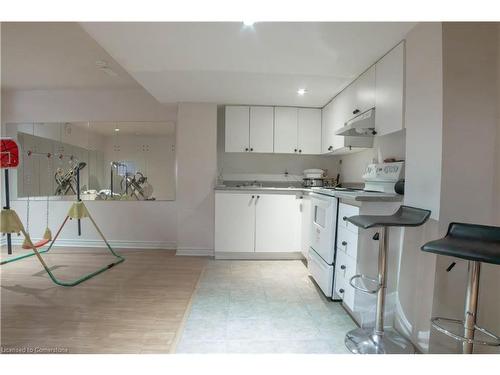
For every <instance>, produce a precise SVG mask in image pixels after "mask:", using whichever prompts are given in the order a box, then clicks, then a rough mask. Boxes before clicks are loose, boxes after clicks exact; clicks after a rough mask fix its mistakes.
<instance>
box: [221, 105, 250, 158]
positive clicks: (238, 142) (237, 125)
mask: <svg viewBox="0 0 500 375" xmlns="http://www.w3.org/2000/svg"><path fill="white" fill-rule="evenodd" d="M225 125H226V126H225V127H226V145H225V150H226V152H246V151H249V148H250V108H249V107H248V106H226V116H225Z"/></svg>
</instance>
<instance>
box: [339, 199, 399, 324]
mask: <svg viewBox="0 0 500 375" xmlns="http://www.w3.org/2000/svg"><path fill="white" fill-rule="evenodd" d="M400 204H401V203H400V202H392V203H389V202H362V203H360V204H359V203H358V205H354V204H350V201H348V202H346V201H345V200H343V201H341V202H340V203H339V211H338V222H337V223H338V224H337V240H336V250H337V252H336V258H335V278H334V292H335V294H334V297H335V298H338V299H341V300H342V304H343V306H344V307H345V308H346V309H347V310H348V311H349V313H350V314H351V316H352V317H353V318H354V320H355V321H356V322H357V323H358V324H359V325H361V326H363V327H364V326H373V325H374V319H375V305H376V295H375V294H367V293H363V292H361V291H359V290H356V289H354V288H353V287H352V286H351V285H350V283H349V280H350V279H351V277H353V276H354V275H356V274H363V275H367V276H368V277H371V278H375V279H376V278H377V271H378V241H376V240H374V238H373V236H374V235H375V233H377V232H378V231H379V230H380V228H372V229H366V230H365V229H361V228H358V227H356V226H355V225H352V224H351V223H349V222H348V221H347V220H343V219H344V217H345V218H347V217H350V216H355V215H389V214H392V213H394V212H395V211H396V209H397V208H398V207H399V205H400ZM387 241H388V257H387V270H388V273H387V298H386V309H385V314H384V316H385V318H386V320H387V321H391V319H392V317H393V314H394V309H395V305H394V301H395V299H396V297H395V294H394V293H395V289H396V284H397V268H398V264H399V249H400V242H401V229H400V228H390V230H389V234H388V237H387ZM355 283H356V285H359V286H361V287H363V288H367V289H373V288H374V287H375V285H373V283H371V282H366V281H363V280H361V279H357V280H356V281H355Z"/></svg>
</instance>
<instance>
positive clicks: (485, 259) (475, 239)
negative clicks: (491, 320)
mask: <svg viewBox="0 0 500 375" xmlns="http://www.w3.org/2000/svg"><path fill="white" fill-rule="evenodd" d="M422 251H425V252H429V253H434V254H439V255H446V256H451V257H455V258H460V259H465V260H468V261H469V264H468V281H467V295H466V302H465V318H464V320H458V319H450V318H443V317H433V318H432V319H431V324H432V327H433V328H435V329H436V330H438V331H440V332H442V333H444V334H445V335H447V336H449V337H452V338H453V339H455V340H458V341H462V352H463V353H464V354H472V352H473V350H474V344H479V345H488V346H500V337H499V336H497V335H495V334H494V333H492V332H490V331H488V330H487V329H485V328H482V327H479V326H477V325H476V318H477V317H476V315H477V303H478V295H479V276H480V269H481V268H480V266H481V263H491V264H500V227H492V226H486V225H477V224H465V223H451V224H450V225H449V227H448V232H447V234H446V236H445V237H444V238H441V239H438V240H434V241H430V242H428V243H426V244H425V245H424V246H422ZM443 323H445V324H443ZM445 325H447V326H449V325H455V326H459V327H461V329H463V331H464V334H463V335H462V334H459V333H456V332H452V331H450V329H449V328H448V327H445ZM476 331H480V332H481V333H483V335H484V336H486V337H487V340H478V339H476V338H475V337H474V336H475V332H476Z"/></svg>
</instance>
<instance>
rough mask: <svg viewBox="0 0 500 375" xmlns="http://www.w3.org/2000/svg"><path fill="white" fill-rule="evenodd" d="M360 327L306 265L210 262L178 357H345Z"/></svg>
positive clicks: (199, 285) (268, 262)
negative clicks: (350, 336) (348, 337)
mask: <svg viewBox="0 0 500 375" xmlns="http://www.w3.org/2000/svg"><path fill="white" fill-rule="evenodd" d="M355 327H356V325H355V323H354V322H353V321H352V319H351V318H350V317H349V316H348V315H347V313H346V312H345V311H344V310H343V308H342V307H341V306H340V304H339V303H337V302H332V301H330V300H327V299H326V298H325V297H324V296H323V294H322V293H321V292H320V291H319V289H318V288H317V287H316V286H315V284H314V282H313V281H312V280H311V279H310V277H309V276H308V272H307V268H306V267H305V265H304V263H303V262H302V261H220V260H217V261H215V260H214V261H210V262H208V264H207V265H206V267H205V270H204V273H203V275H202V277H201V279H200V282H199V284H198V288H197V290H196V292H195V295H194V297H193V300H192V305H191V310H190V312H189V315H188V317H187V320H186V323H185V326H184V331H183V333H182V335H181V337H180V340H179V342H178V344H177V347H176V352H177V353H347V350H346V349H345V347H344V336H345V333H346V332H347V331H349V330H350V329H352V328H355Z"/></svg>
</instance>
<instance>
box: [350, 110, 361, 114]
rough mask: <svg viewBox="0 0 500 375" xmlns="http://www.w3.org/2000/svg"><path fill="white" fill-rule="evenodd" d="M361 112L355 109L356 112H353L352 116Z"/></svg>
mask: <svg viewBox="0 0 500 375" xmlns="http://www.w3.org/2000/svg"><path fill="white" fill-rule="evenodd" d="M359 112H360V110H359V109H355V110H354V111H352V114H353V115H357V114H358V113H359Z"/></svg>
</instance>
